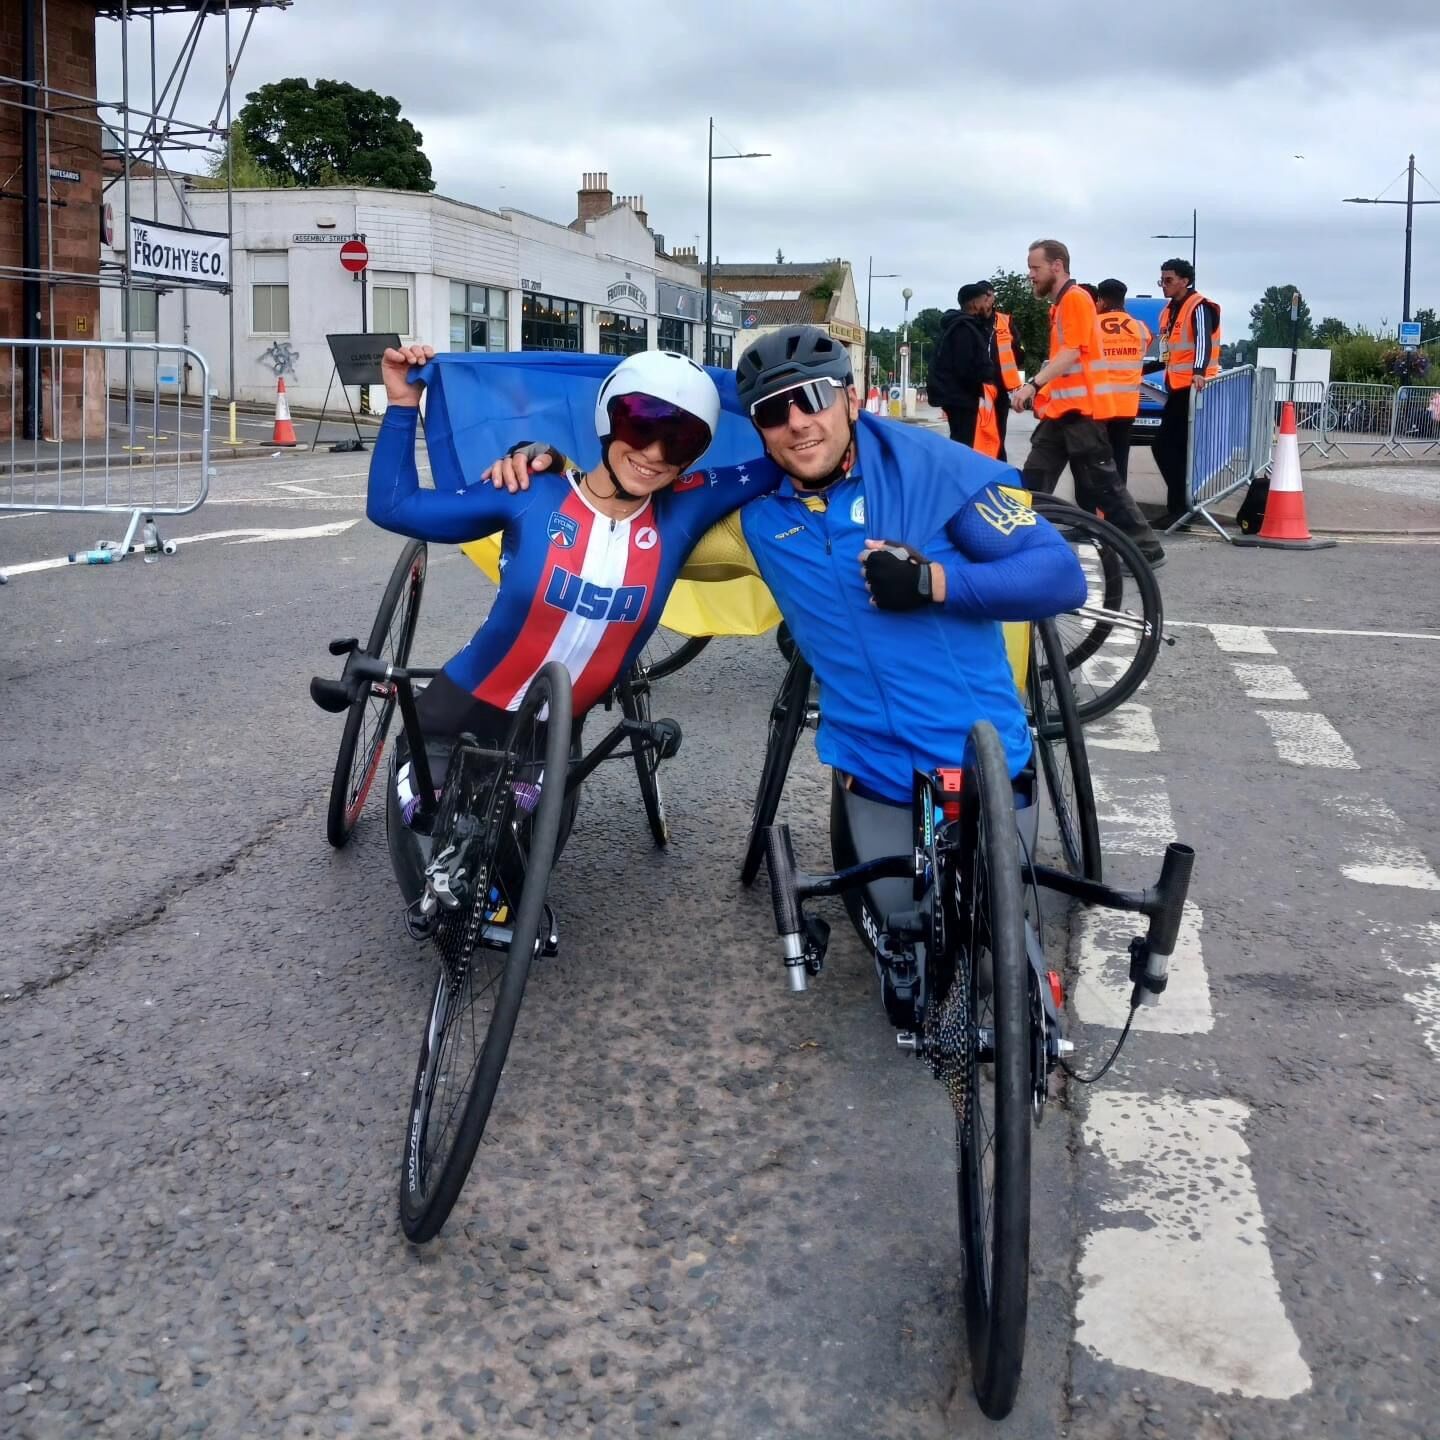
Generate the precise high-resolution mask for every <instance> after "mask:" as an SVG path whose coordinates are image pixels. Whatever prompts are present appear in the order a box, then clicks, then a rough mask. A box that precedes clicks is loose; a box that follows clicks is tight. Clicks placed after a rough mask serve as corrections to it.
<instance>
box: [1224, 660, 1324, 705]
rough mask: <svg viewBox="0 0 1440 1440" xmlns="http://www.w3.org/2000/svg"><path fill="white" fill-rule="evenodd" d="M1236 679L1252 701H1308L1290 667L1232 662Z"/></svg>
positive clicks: (1304, 690)
mask: <svg viewBox="0 0 1440 1440" xmlns="http://www.w3.org/2000/svg"><path fill="white" fill-rule="evenodd" d="M1231 665H1232V668H1233V669H1234V671H1235V675H1236V677H1237V678H1238V679H1239V681H1240V683H1241V684H1242V685H1243V686H1244V687H1245V693H1246V694H1247V695H1248V696H1249V697H1250V698H1251V699H1252V700H1308V699H1309V698H1310V696H1309V694H1308V692H1307V691H1306V689H1305V687H1304V686H1303V685H1301V683H1300V682H1299V681H1298V680H1297V679H1296V678H1295V672H1294V671H1293V670H1291V668H1290V667H1289V666H1288V665H1267V664H1265V663H1264V662H1260V661H1256V662H1251V663H1249V664H1247V663H1245V662H1244V661H1243V660H1234V661H1232V662H1231Z"/></svg>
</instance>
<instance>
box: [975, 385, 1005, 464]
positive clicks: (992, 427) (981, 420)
mask: <svg viewBox="0 0 1440 1440" xmlns="http://www.w3.org/2000/svg"><path fill="white" fill-rule="evenodd" d="M998 394H999V391H998V390H997V389H996V388H995V386H993V385H982V386H981V387H980V411H979V414H977V415H976V417H975V443H974V445H973V446H971V448H972V449H973V450H975V451H976V452H977V453H978V454H980V455H988V456H989V457H990V458H991V459H992V460H998V459H999V458H1000V420H999V418H998V417H997V416H996V414H995V400H996V397H997V396H998Z"/></svg>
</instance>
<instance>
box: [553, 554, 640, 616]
mask: <svg viewBox="0 0 1440 1440" xmlns="http://www.w3.org/2000/svg"><path fill="white" fill-rule="evenodd" d="M647 594H648V589H647V587H646V586H644V585H596V584H594V583H593V582H592V581H589V580H582V579H581V578H580V576H578V575H572V574H571V573H570V572H569V571H568V570H562V569H561V568H560V567H559V566H558V565H557V566H556V567H555V568H554V569H553V570H552V571H551V572H550V583H549V584H548V585H547V586H546V587H545V603H546V604H547V605H553V606H554V607H555V608H556V609H557V610H565V611H568V612H569V613H570V614H572V615H578V616H579V617H580V618H581V619H582V620H614V621H619V622H620V623H622V624H628V625H633V624H634V623H635V622H636V621H637V620H639V618H640V617H641V616H642V615H643V614H644V613H645V597H646V595H647Z"/></svg>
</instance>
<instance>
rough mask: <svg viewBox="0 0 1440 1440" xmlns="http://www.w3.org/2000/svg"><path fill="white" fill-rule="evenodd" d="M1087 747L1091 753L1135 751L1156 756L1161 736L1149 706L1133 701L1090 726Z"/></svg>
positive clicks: (1086, 735) (1086, 741)
mask: <svg viewBox="0 0 1440 1440" xmlns="http://www.w3.org/2000/svg"><path fill="white" fill-rule="evenodd" d="M1085 744H1086V745H1087V746H1088V747H1089V748H1090V749H1091V750H1132V751H1135V752H1136V753H1137V754H1142V755H1153V754H1154V753H1155V752H1156V751H1158V750H1159V749H1160V737H1159V735H1158V734H1156V732H1155V719H1154V717H1153V716H1152V715H1151V713H1150V707H1149V706H1148V705H1139V704H1137V703H1135V702H1134V701H1130V702H1129V703H1127V704H1125V705H1117V706H1116V707H1115V709H1114V710H1112V711H1111V712H1110V713H1109V714H1108V715H1105V716H1102V717H1101V718H1100V719H1099V720H1095V721H1093V722H1092V723H1091V724H1089V725H1087V726H1086V727H1085Z"/></svg>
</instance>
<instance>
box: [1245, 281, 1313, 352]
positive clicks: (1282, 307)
mask: <svg viewBox="0 0 1440 1440" xmlns="http://www.w3.org/2000/svg"><path fill="white" fill-rule="evenodd" d="M1295 291H1296V287H1295V286H1294V285H1272V286H1270V288H1269V289H1268V290H1266V292H1265V293H1264V294H1263V295H1262V296H1261V297H1260V298H1259V299H1258V300H1257V301H1256V302H1255V304H1254V305H1252V306H1251V307H1250V338H1251V339H1252V340H1253V341H1254V342H1255V344H1256V345H1257V346H1259V347H1262V348H1263V347H1266V346H1272V347H1278V348H1283V349H1287V350H1288V349H1289V348H1290V343H1291V336H1292V333H1293V327H1292V326H1291V324H1290V297H1291V296H1292V295H1294V294H1295ZM1314 338H1315V326H1314V324H1313V323H1312V321H1311V319H1310V307H1309V306H1308V305H1307V304H1306V303H1305V298H1304V296H1301V298H1300V343H1301V344H1302V345H1308V344H1309V343H1310V342H1311V341H1312V340H1313V339H1314Z"/></svg>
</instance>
